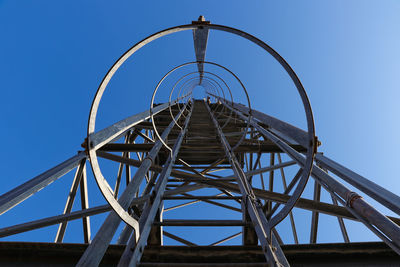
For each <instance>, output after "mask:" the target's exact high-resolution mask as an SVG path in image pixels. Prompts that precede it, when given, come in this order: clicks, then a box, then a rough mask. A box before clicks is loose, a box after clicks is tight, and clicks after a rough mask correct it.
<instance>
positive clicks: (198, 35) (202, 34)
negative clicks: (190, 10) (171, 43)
mask: <svg viewBox="0 0 400 267" xmlns="http://www.w3.org/2000/svg"><path fill="white" fill-rule="evenodd" d="M196 23H198V24H201V23H207V22H206V21H205V20H204V17H203V16H200V17H199V20H198V21H197V22H196ZM208 23H209V22H208ZM208 31H209V30H208V28H203V27H198V28H196V29H193V43H194V52H195V54H196V61H197V69H198V71H199V75H200V79H199V80H200V81H199V84H201V82H202V80H203V76H204V63H203V62H204V59H205V58H206V50H207V40H208Z"/></svg>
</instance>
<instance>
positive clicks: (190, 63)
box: [150, 61, 251, 151]
mask: <svg viewBox="0 0 400 267" xmlns="http://www.w3.org/2000/svg"><path fill="white" fill-rule="evenodd" d="M202 63H204V64H210V65H214V66H217V67H219V68H222V69H223V70H225V71H227V72H228V73H229V74H231V75H232V76H233V77H234V78H235V79H236V80H237V81H238V82H239V83H240V85H241V87H242V89H243V91H244V93H245V95H246V99H247V105H248V107H249V110H251V103H250V97H249V94H248V93H247V90H246V87H245V86H244V84H243V83H242V81H241V80H240V79H239V77H238V76H237V75H236V74H235V73H233V72H232V71H231V70H230V69H228V68H226V67H224V66H222V65H220V64H218V63H215V62H210V61H203V62H202ZM193 64H197V61H193V62H187V63H183V64H181V65H179V66H176V67H175V68H173V69H171V70H170V71H168V72H167V73H166V74H165V75H164V76H163V77H162V78H161V80H160V81H159V82H158V83H157V86H156V87H155V89H154V91H153V95H152V97H151V102H150V117H151V123H152V125H153V130H154V133H155V134H156V135H157V137H158V139H159V140H160V142H161V143H162V144H163V145H164V146H165V147H166V148H167V149H168V150H169V151H172V148H170V147H169V146H168V145H167V143H165V142H164V140H162V138H161V136H160V134H159V132H158V130H157V127H156V124H155V120H154V114H153V108H154V99H155V96H156V94H157V91H158V89H159V88H160V86H161V84H162V82H163V81H164V80H165V79H166V78H167V77H168V76H169V75H171V74H172V73H173V72H174V71H176V70H178V69H180V68H182V67H184V66H188V65H193ZM224 83H225V82H224ZM225 84H226V83H225ZM229 91H230V90H229ZM231 95H232V94H231ZM170 96H171V94H170ZM169 106H171V100H170V105H169ZM250 116H251V115H250ZM174 122H175V124H177V122H176V121H175V119H174ZM177 125H178V124H177ZM178 127H180V126H179V125H178ZM249 127H250V118H249V120H248V121H247V125H246V130H245V131H243V135H242V136H241V138H240V140H239V141H238V142H237V144H235V146H233V147H232V151H234V150H235V149H236V148H237V147H238V146H239V145H240V144H241V143H242V141H243V140H244V138H245V137H246V133H247V131H248V129H249Z"/></svg>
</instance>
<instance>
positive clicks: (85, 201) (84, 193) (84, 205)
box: [79, 164, 90, 244]
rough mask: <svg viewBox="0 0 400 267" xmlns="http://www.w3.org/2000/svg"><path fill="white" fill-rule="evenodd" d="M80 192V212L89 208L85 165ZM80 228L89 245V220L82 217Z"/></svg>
mask: <svg viewBox="0 0 400 267" xmlns="http://www.w3.org/2000/svg"><path fill="white" fill-rule="evenodd" d="M79 188H80V190H81V208H82V210H85V209H88V208H89V198H88V190H87V176H86V164H85V165H84V166H83V173H82V179H81V183H80V185H79ZM82 226H83V239H84V242H85V243H87V244H88V243H90V218H89V217H88V216H87V217H83V218H82Z"/></svg>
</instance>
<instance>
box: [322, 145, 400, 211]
mask: <svg viewBox="0 0 400 267" xmlns="http://www.w3.org/2000/svg"><path fill="white" fill-rule="evenodd" d="M315 161H316V162H317V163H319V164H320V165H321V166H322V167H324V168H326V169H327V170H329V171H331V172H333V173H334V174H336V175H337V176H339V177H340V178H342V179H343V180H345V181H346V182H348V183H349V184H351V185H353V186H355V187H356V188H357V189H359V190H361V191H362V192H364V193H365V194H367V195H369V196H370V197H372V198H373V199H375V200H377V201H378V202H379V203H381V204H382V205H385V206H386V207H387V208H389V209H391V210H392V211H394V212H396V213H397V214H399V215H400V197H399V196H397V195H395V194H393V193H392V192H390V191H389V190H387V189H385V188H383V187H381V186H379V185H377V184H376V183H374V182H372V181H370V180H368V179H366V178H364V177H362V176H361V175H359V174H357V173H355V172H353V171H351V170H350V169H348V168H346V167H344V166H342V165H340V164H339V163H337V162H335V161H333V160H331V159H330V158H328V157H326V156H324V155H322V154H320V153H318V154H317V155H316V156H315Z"/></svg>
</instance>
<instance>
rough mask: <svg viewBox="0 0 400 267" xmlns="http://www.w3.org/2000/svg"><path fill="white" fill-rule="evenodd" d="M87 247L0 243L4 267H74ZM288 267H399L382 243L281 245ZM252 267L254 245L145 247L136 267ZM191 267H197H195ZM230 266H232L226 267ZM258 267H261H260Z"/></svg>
mask: <svg viewBox="0 0 400 267" xmlns="http://www.w3.org/2000/svg"><path fill="white" fill-rule="evenodd" d="M87 246H88V245H87V244H63V243H31V242H0V262H2V264H3V266H10V267H12V266H26V267H33V266H35V267H39V266H42V267H47V266H53V267H54V266H55V267H58V266H60V267H61V266H74V265H75V264H76V263H77V262H78V260H79V258H80V256H81V255H82V253H83V252H84V251H85V249H86V248H87ZM124 248H125V246H124V245H110V246H109V248H108V249H107V251H106V253H105V255H104V258H103V260H102V261H101V262H100V266H101V267H109V266H110V267H111V266H116V264H117V263H118V260H119V258H120V257H121V254H122V252H123V250H124ZM282 249H283V251H284V252H285V255H286V256H287V258H288V260H289V263H290V264H291V265H292V266H321V265H322V266H332V267H333V266H348V267H353V266H371V267H372V266H398V263H399V262H400V256H398V255H397V254H396V253H395V252H393V251H392V250H391V249H390V248H389V247H388V246H387V245H385V244H384V243H382V242H366V243H349V244H345V243H334V244H314V245H308V244H303V245H283V246H282ZM183 264H185V265H184V266H190V265H189V264H193V265H192V266H199V265H203V266H204V265H207V266H212V265H210V264H219V265H214V266H241V267H242V266H251V265H246V264H264V266H265V259H264V255H263V253H262V250H261V247H258V246H193V247H189V246H188V247H185V246H163V247H160V246H157V247H146V249H145V250H144V254H143V258H142V263H141V264H140V265H139V266H141V267H145V266H152V267H154V266H164V267H165V266H171V267H172V266H182V265H183ZM195 264H196V265H195ZM230 264H234V265H230ZM261 266H263V265H261Z"/></svg>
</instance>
